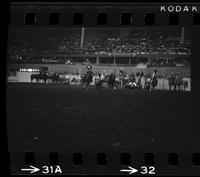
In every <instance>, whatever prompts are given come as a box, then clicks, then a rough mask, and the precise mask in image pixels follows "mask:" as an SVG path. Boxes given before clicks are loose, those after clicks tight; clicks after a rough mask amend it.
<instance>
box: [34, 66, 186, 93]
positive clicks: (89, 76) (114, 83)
mask: <svg viewBox="0 0 200 177" xmlns="http://www.w3.org/2000/svg"><path fill="white" fill-rule="evenodd" d="M92 68H93V67H92V66H91V65H88V66H87V72H86V74H85V75H83V76H81V79H80V81H81V84H82V86H83V87H85V88H86V89H87V88H88V87H89V85H90V83H91V82H93V76H94V74H93V71H92ZM34 79H35V80H36V82H38V81H41V80H42V81H43V82H44V83H47V82H50V83H54V82H56V83H62V81H63V77H62V76H61V75H60V74H59V73H57V72H55V73H53V74H50V73H48V72H40V73H39V74H32V75H31V82H32V81H33V80H34ZM167 79H168V84H169V89H170V90H171V89H172V86H173V89H174V90H177V89H178V90H180V89H181V86H183V88H184V90H185V89H186V88H187V87H188V83H187V81H185V80H183V76H182V75H181V74H180V73H176V74H175V73H173V72H172V73H171V74H170V75H169V76H168V77H167ZM142 80H143V83H142ZM104 84H107V85H108V86H109V88H110V89H112V90H114V89H117V88H118V87H119V86H123V87H124V88H129V89H142V88H144V89H146V90H149V91H152V90H154V89H155V88H156V86H157V85H158V74H157V70H156V69H155V70H154V72H153V73H148V74H146V75H145V74H144V73H143V72H137V73H136V74H134V73H132V74H126V73H125V72H124V71H123V70H120V71H119V72H118V73H117V74H114V73H111V74H106V72H105V71H103V72H102V73H101V74H99V75H98V78H96V79H95V86H96V88H101V87H102V86H103V85H104Z"/></svg>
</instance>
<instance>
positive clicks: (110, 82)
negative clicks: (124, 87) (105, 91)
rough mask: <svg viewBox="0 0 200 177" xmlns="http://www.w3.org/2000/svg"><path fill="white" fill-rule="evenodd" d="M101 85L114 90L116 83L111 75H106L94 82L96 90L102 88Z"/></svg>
mask: <svg viewBox="0 0 200 177" xmlns="http://www.w3.org/2000/svg"><path fill="white" fill-rule="evenodd" d="M103 83H107V84H108V86H109V88H110V89H112V90H113V89H115V88H117V85H118V84H117V82H116V77H115V75H114V74H113V73H111V74H110V75H106V76H105V78H104V79H98V80H97V81H96V88H98V87H102V84H103Z"/></svg>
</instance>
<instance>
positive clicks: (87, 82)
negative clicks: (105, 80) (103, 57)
mask: <svg viewBox="0 0 200 177" xmlns="http://www.w3.org/2000/svg"><path fill="white" fill-rule="evenodd" d="M92 79H93V72H92V71H87V73H86V74H85V75H84V76H83V77H82V84H83V86H84V87H85V88H86V89H88V86H89V85H90V83H91V82H92Z"/></svg>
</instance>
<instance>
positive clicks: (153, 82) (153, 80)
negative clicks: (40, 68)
mask: <svg viewBox="0 0 200 177" xmlns="http://www.w3.org/2000/svg"><path fill="white" fill-rule="evenodd" d="M157 85H158V80H157V78H156V77H153V78H151V80H150V89H149V91H151V90H154V89H155V88H156V86H157Z"/></svg>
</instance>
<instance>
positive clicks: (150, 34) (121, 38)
mask: <svg viewBox="0 0 200 177" xmlns="http://www.w3.org/2000/svg"><path fill="white" fill-rule="evenodd" d="M26 33H27V32H26ZM28 33H29V36H34V34H32V33H34V31H33V32H32V31H29V32H28ZM16 35H17V34H16ZM35 35H36V34H35ZM37 35H38V38H39V39H40V40H39V39H37V40H34V39H30V38H28V37H27V38H25V39H15V38H13V39H11V40H9V43H8V55H9V56H10V61H11V62H14V61H15V62H22V63H23V62H25V63H38V62H39V63H43V62H45V61H46V62H48V61H49V62H50V63H51V62H52V63H54V62H55V63H56V62H57V63H68V64H74V63H83V62H84V60H85V57H82V59H79V60H77V57H75V58H73V57H67V56H68V55H73V54H75V55H88V56H90V55H108V56H111V55H112V54H116V55H117V54H120V55H121V56H123V54H124V55H125V54H131V55H132V56H133V57H134V56H135V55H136V56H137V55H151V54H155V55H156V54H159V55H163V57H161V58H155V59H150V60H148V66H174V65H176V63H177V60H176V58H174V57H173V58H171V59H169V57H164V56H165V55H167V56H170V55H173V56H184V58H185V56H190V53H191V52H190V45H191V43H190V40H189V37H188V35H187V34H186V35H185V39H184V42H183V41H181V39H180V36H181V35H180V29H177V30H169V29H167V31H166V29H159V30H155V28H154V29H144V28H143V29H142V30H141V29H137V28H130V29H126V28H125V29H123V28H122V29H119V28H113V29H105V28H102V29H101V28H98V29H96V28H95V29H94V28H88V29H85V35H84V42H83V46H82V47H81V45H80V43H81V29H78V28H75V29H65V30H61V31H59V32H58V31H54V32H53V31H51V30H49V31H48V30H46V29H45V30H44V31H42V30H40V31H39V32H38V31H37ZM26 36H27V35H26ZM40 36H41V37H40ZM45 55H47V56H49V57H47V56H46V57H39V56H45ZM58 55H59V56H58ZM60 55H63V56H61V57H60ZM36 56H37V57H36ZM111 58H112V57H111ZM111 58H110V59H111ZM179 58H180V57H179ZM108 60H109V59H108ZM108 60H107V61H106V62H105V63H108V64H109V61H108ZM117 60H119V59H117ZM188 61H189V60H185V59H183V60H179V63H181V64H183V65H188V64H189V62H188ZM138 62H141V61H138ZM146 62H147V61H146ZM93 63H95V62H94V60H93ZM119 64H123V62H121V61H120V62H119ZM124 64H135V62H131V63H129V62H127V60H124Z"/></svg>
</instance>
